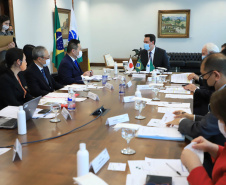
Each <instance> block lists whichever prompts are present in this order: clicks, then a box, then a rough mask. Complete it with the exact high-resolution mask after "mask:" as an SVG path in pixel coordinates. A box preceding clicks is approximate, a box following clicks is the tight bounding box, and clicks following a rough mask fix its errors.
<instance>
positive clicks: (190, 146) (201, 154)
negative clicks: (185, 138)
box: [184, 142, 204, 164]
mask: <svg viewBox="0 0 226 185" xmlns="http://www.w3.org/2000/svg"><path fill="white" fill-rule="evenodd" d="M194 144H197V143H196V142H191V143H190V144H189V145H187V146H186V147H185V148H184V149H189V150H191V151H192V152H194V153H195V154H196V155H197V156H198V157H199V159H200V161H201V163H202V164H203V161H204V152H203V151H202V150H197V149H194V148H192V146H193V145H194Z"/></svg>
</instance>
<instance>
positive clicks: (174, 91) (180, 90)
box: [159, 88, 191, 94]
mask: <svg viewBox="0 0 226 185" xmlns="http://www.w3.org/2000/svg"><path fill="white" fill-rule="evenodd" d="M159 92H162V93H171V94H191V92H190V91H188V90H185V89H184V88H166V90H161V91H159Z"/></svg>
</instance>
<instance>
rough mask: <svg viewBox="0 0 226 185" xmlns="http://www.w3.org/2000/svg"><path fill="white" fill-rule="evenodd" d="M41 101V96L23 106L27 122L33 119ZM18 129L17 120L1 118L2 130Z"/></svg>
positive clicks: (0, 126)
mask: <svg viewBox="0 0 226 185" xmlns="http://www.w3.org/2000/svg"><path fill="white" fill-rule="evenodd" d="M40 99H41V96H39V97H37V98H34V99H32V100H30V101H28V102H26V103H24V104H23V109H24V111H25V113H26V120H29V119H31V118H32V116H33V114H34V112H35V110H36V108H37V106H38V103H39V101H40ZM16 127H17V119H16V118H11V119H6V118H4V117H1V118H0V128H5V129H13V128H16Z"/></svg>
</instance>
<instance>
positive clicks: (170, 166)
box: [166, 163, 181, 176]
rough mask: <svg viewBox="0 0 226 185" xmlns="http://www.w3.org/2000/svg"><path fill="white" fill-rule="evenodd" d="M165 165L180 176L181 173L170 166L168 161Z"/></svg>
mask: <svg viewBox="0 0 226 185" xmlns="http://www.w3.org/2000/svg"><path fill="white" fill-rule="evenodd" d="M166 165H167V166H169V167H170V168H171V169H172V170H173V171H175V172H176V173H177V174H178V175H180V176H181V173H180V172H179V171H177V170H175V169H174V168H173V167H172V166H170V165H169V164H168V163H166Z"/></svg>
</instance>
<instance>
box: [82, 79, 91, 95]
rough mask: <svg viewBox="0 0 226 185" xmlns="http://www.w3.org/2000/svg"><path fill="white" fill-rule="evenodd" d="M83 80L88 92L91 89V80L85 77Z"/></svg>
mask: <svg viewBox="0 0 226 185" xmlns="http://www.w3.org/2000/svg"><path fill="white" fill-rule="evenodd" d="M82 81H83V82H84V84H85V85H86V88H85V89H84V90H83V91H85V92H88V91H89V89H88V85H89V82H90V80H88V79H85V78H83V79H82Z"/></svg>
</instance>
